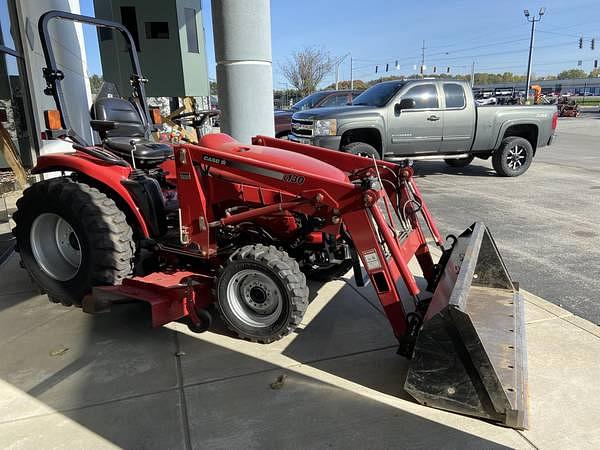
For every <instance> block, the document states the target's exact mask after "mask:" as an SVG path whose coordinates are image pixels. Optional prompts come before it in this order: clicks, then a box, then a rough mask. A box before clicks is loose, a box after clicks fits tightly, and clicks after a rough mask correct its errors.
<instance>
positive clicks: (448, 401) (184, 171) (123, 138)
mask: <svg viewBox="0 0 600 450" xmlns="http://www.w3.org/2000/svg"><path fill="white" fill-rule="evenodd" d="M53 18H61V19H69V20H76V21H79V22H84V23H91V24H95V25H97V26H103V27H109V28H113V29H115V30H117V31H120V32H122V33H123V35H124V37H125V38H126V41H127V42H129V43H130V47H131V48H134V46H133V41H132V40H131V36H130V35H129V34H128V32H127V30H126V29H124V27H123V26H122V25H120V24H116V23H111V22H107V21H97V20H96V19H92V18H87V17H83V16H75V15H69V14H66V13H60V12H51V13H47V14H46V15H44V16H42V18H41V19H40V30H41V36H42V42H43V43H44V49H45V52H44V53H45V55H46V62H47V64H48V67H47V68H46V69H45V70H44V74H45V75H46V77H47V81H48V92H49V93H50V94H52V95H54V97H55V100H56V103H57V107H58V111H59V114H58V116H59V119H57V120H54V121H52V120H47V127H48V130H47V135H48V136H51V137H54V138H58V139H64V140H67V141H70V142H72V143H73V147H74V149H75V151H74V152H72V153H68V154H53V155H46V156H42V157H40V158H39V159H38V165H37V166H36V168H35V169H34V172H35V173H40V174H41V173H45V172H48V171H62V172H63V173H65V174H68V175H65V176H62V177H59V178H52V179H49V180H45V181H41V182H39V183H36V184H34V185H33V186H32V187H30V188H29V189H27V190H26V191H25V192H24V195H23V198H22V199H20V201H19V202H18V205H17V206H18V211H17V212H16V213H15V215H14V219H15V222H16V224H17V225H16V228H15V230H14V232H15V234H16V237H17V242H18V248H19V251H20V254H21V259H22V262H23V265H24V267H25V268H26V269H27V270H28V271H29V273H30V275H31V277H32V278H33V280H34V281H35V282H36V283H37V284H38V285H39V286H40V287H41V288H42V289H43V290H44V291H46V292H47V293H48V296H49V298H50V299H51V300H53V301H55V302H60V303H63V304H65V305H71V304H76V305H81V306H82V307H83V309H84V311H87V312H102V311H108V310H110V308H111V306H112V305H113V304H114V303H118V302H124V301H132V300H139V301H144V302H147V303H148V304H149V305H150V308H151V312H152V324H153V325H154V326H162V325H164V324H166V323H169V322H171V321H174V320H186V321H187V322H188V324H189V327H190V329H192V330H193V331H198V332H200V331H205V330H206V329H208V328H209V327H210V323H211V320H212V314H213V311H214V309H213V308H212V307H213V306H216V309H217V310H218V312H219V314H220V316H221V317H222V319H223V321H224V323H225V324H226V325H227V326H228V327H229V328H230V329H231V330H232V331H233V332H234V333H236V334H237V335H238V336H239V337H241V338H244V339H249V340H252V341H255V342H260V343H269V342H273V341H275V340H277V339H280V338H281V337H283V336H285V335H286V334H288V333H290V332H292V331H293V330H294V329H295V327H296V326H297V325H298V324H299V323H300V321H301V320H302V316H303V314H304V312H305V310H306V308H307V307H308V287H307V283H306V276H310V277H315V278H319V279H321V280H326V279H331V278H335V277H337V276H339V275H341V274H343V273H345V272H347V271H348V270H349V269H351V268H352V269H353V270H354V276H355V280H356V283H357V285H358V286H364V285H365V280H364V276H363V270H364V272H365V273H366V276H367V277H368V281H369V284H370V285H371V286H372V289H374V290H375V292H376V294H377V296H378V298H379V300H380V302H381V305H382V307H383V310H384V311H385V314H386V315H387V318H388V319H389V322H390V325H391V328H392V331H393V333H394V335H395V336H396V337H397V339H398V344H399V345H398V353H399V354H400V355H402V356H404V357H406V358H408V359H409V360H410V364H409V371H408V374H407V377H406V380H405V388H406V390H407V391H408V392H409V393H410V394H411V395H412V396H413V397H414V398H415V399H416V400H417V401H419V402H420V403H422V404H424V405H428V406H432V407H436V408H441V409H446V410H450V411H454V412H458V413H462V414H467V415H472V416H477V417H482V418H485V419H488V420H491V421H495V422H498V423H501V424H504V425H506V426H510V427H514V428H524V427H526V425H527V388H526V381H527V376H526V363H525V361H526V358H525V355H526V349H525V332H524V321H523V320H524V319H523V299H522V297H521V295H520V294H519V289H518V285H517V284H516V283H515V282H513V281H512V280H511V278H510V276H509V275H508V272H507V270H506V267H505V266H504V263H503V262H502V258H501V257H500V255H499V253H498V249H497V247H496V245H495V243H494V241H493V239H492V237H491V235H490V233H489V231H488V230H487V228H486V227H485V226H484V225H483V224H481V223H475V224H473V225H472V226H471V227H470V228H468V229H467V230H466V231H465V232H463V233H462V234H461V235H459V236H458V237H450V238H449V239H448V242H447V243H445V242H444V240H443V239H442V237H441V235H440V233H439V231H438V230H437V228H436V226H435V223H434V220H433V218H432V217H431V214H430V212H429V210H428V208H427V205H426V203H425V201H424V199H423V197H422V195H421V193H420V192H419V189H418V187H417V185H416V184H415V182H414V179H413V177H412V175H413V170H412V167H411V166H410V164H408V163H403V164H394V163H390V162H386V161H381V160H377V159H369V158H364V157H361V156H356V155H351V154H345V153H340V152H336V151H332V150H327V149H323V148H318V147H313V146H309V145H303V144H298V143H293V142H290V141H284V140H279V139H274V138H270V137H266V136H256V137H255V138H254V139H253V142H252V144H249V145H246V144H242V143H239V142H236V141H235V140H234V139H232V138H231V137H229V136H227V135H225V134H210V135H207V136H204V137H203V138H202V139H201V140H200V142H199V144H198V145H192V144H188V143H179V144H176V145H167V144H163V143H155V142H152V141H150V140H149V137H148V134H147V133H146V132H145V131H144V130H145V129H146V128H147V126H148V118H147V117H146V116H145V114H139V113H137V112H136V111H139V109H136V108H134V107H133V106H128V100H126V99H121V98H115V97H111V98H110V99H106V98H104V99H103V98H100V99H98V100H96V103H97V104H96V105H94V106H93V108H92V111H93V112H94V111H95V113H96V115H95V118H94V119H92V121H91V124H92V127H93V128H95V129H96V130H98V131H99V134H100V137H101V140H102V141H101V142H100V143H99V144H96V145H92V144H89V143H86V142H83V140H82V139H81V138H79V137H78V136H76V135H75V134H74V133H72V132H70V131H69V124H68V117H67V115H66V114H63V113H62V110H61V103H62V96H61V95H60V92H61V91H60V82H61V80H62V76H59V75H60V74H58V72H57V69H56V67H55V65H54V64H55V63H54V59H53V56H52V51H51V49H50V48H48V46H47V42H48V41H49V40H48V39H44V36H45V34H44V32H45V30H46V27H47V22H48V21H49V20H50V19H53ZM131 54H132V56H131V57H132V60H133V61H134V75H133V76H132V84H133V86H134V88H135V90H136V97H137V99H138V103H139V104H142V105H144V104H145V100H144V99H143V98H144V92H143V89H142V84H141V83H140V80H142V79H143V77H142V76H141V74H140V73H139V65H138V64H137V59H136V54H135V51H132V52H131ZM140 99H142V100H141V101H140ZM98 103H99V104H98ZM129 103H130V102H129ZM136 114H138V115H137V116H136ZM46 117H47V118H52V113H51V112H49V113H48V114H46ZM125 120H127V121H128V122H127V123H126V126H124V125H123V121H125ZM132 130H133V132H132ZM132 133H138V134H136V135H133V136H132ZM427 236H430V237H431V239H432V240H433V242H432V244H431V245H433V246H437V247H438V249H439V251H440V253H441V257H439V258H436V261H434V258H433V257H432V254H431V253H430V246H429V244H428V238H427ZM413 259H414V261H416V263H417V264H418V266H419V267H420V271H421V274H422V277H418V278H417V277H415V275H414V274H413V273H412V272H411V270H410V269H409V263H411V260H413ZM369 288H370V287H369ZM398 377H399V378H400V374H399V375H398ZM398 381H399V382H400V381H401V380H400V379H399V380H398Z"/></svg>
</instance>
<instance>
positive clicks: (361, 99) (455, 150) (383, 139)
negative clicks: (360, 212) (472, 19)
mask: <svg viewBox="0 0 600 450" xmlns="http://www.w3.org/2000/svg"><path fill="white" fill-rule="evenodd" d="M557 120H558V113H557V110H556V106H551V105H547V106H541V105H535V106H534V105H532V106H484V107H479V106H477V105H476V103H475V99H474V98H473V92H472V91H471V87H470V86H469V85H468V84H467V83H466V82H464V81H457V80H441V79H435V80H434V79H419V80H395V81H386V82H383V83H379V84H376V85H375V86H372V87H370V88H369V89H367V90H366V91H365V92H363V93H362V94H361V95H359V96H358V97H356V98H355V99H354V101H353V102H352V106H346V107H344V108H339V107H338V108H319V109H311V110H308V111H298V112H296V113H294V116H293V118H292V133H291V134H290V135H289V139H290V140H292V141H296V142H300V143H304V144H312V145H316V146H321V147H326V148H331V149H335V150H342V151H345V152H349V153H354V154H357V155H362V156H375V157H376V158H385V159H389V160H392V161H393V160H403V159H433V158H439V159H444V160H445V161H446V162H447V163H448V165H450V166H454V167H461V166H466V165H468V164H470V163H471V161H472V160H473V158H475V157H478V158H482V159H487V158H490V157H491V158H492V165H493V167H494V169H495V170H496V172H497V173H498V174H499V175H502V176H517V175H521V174H522V173H524V172H525V171H526V170H527V169H528V168H529V166H530V165H531V162H532V160H533V157H534V155H535V153H536V151H539V149H540V148H541V147H544V146H546V145H550V143H551V142H552V138H553V136H554V132H555V129H556V125H557Z"/></svg>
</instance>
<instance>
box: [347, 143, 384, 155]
mask: <svg viewBox="0 0 600 450" xmlns="http://www.w3.org/2000/svg"><path fill="white" fill-rule="evenodd" d="M360 147H364V149H366V150H368V151H369V152H372V153H373V154H374V155H375V157H376V158H377V159H380V158H381V155H380V154H379V152H378V151H377V149H376V148H375V147H373V146H372V145H371V144H368V143H366V142H350V143H349V144H346V145H344V146H343V147H342V150H343V151H344V152H346V153H351V154H353V155H356V154H357V152H358V149H359V148H360Z"/></svg>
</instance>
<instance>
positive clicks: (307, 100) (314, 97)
mask: <svg viewBox="0 0 600 450" xmlns="http://www.w3.org/2000/svg"><path fill="white" fill-rule="evenodd" d="M327 95H328V93H327V92H315V93H314V94H310V95H309V96H308V97H304V98H303V99H302V100H300V101H299V102H298V103H296V104H294V105H293V106H292V110H293V111H303V110H305V109H311V108H314V107H315V106H316V105H317V104H318V103H319V102H320V101H321V100H322V99H323V98H324V97H325V96H327Z"/></svg>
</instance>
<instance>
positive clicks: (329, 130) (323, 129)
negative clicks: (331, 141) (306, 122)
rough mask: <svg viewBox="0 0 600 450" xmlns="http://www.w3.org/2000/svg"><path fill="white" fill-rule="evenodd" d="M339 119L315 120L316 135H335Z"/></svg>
mask: <svg viewBox="0 0 600 450" xmlns="http://www.w3.org/2000/svg"><path fill="white" fill-rule="evenodd" d="M336 132H337V121H336V120H335V119H324V120H317V121H316V122H315V133H314V134H315V136H335V133H336Z"/></svg>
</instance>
